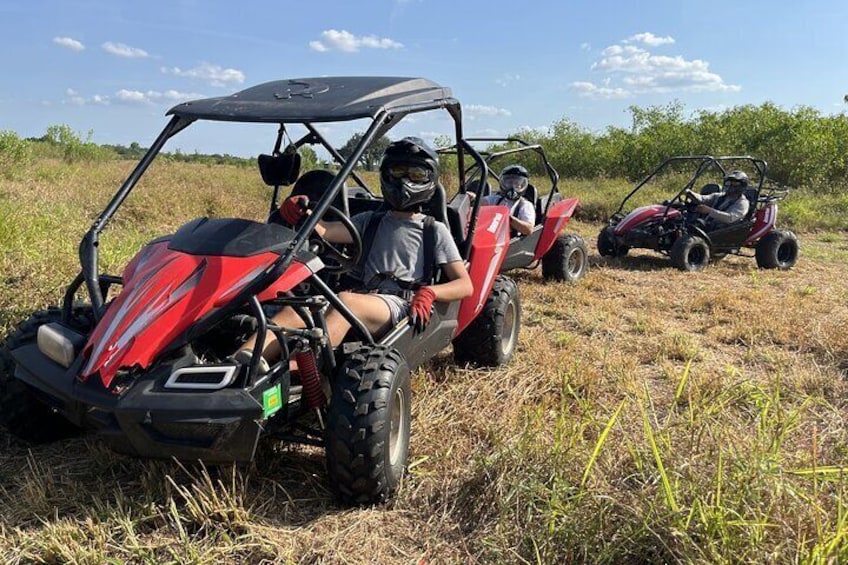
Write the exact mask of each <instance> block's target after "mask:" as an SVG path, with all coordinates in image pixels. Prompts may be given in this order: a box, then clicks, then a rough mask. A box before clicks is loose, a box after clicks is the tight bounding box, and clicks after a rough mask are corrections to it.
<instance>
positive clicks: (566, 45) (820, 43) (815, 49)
mask: <svg viewBox="0 0 848 565" xmlns="http://www.w3.org/2000/svg"><path fill="white" fill-rule="evenodd" d="M846 23H848V2H844V1H843V0H812V1H809V2H806V3H803V4H801V3H794V2H793V3H789V2H779V1H774V0H772V1H763V0H753V1H744V0H738V1H729V0H716V1H712V2H708V3H705V2H700V1H699V2H695V1H690V0H677V1H674V2H672V1H665V0H662V1H645V2H624V1H621V2H613V1H610V0H595V1H583V0H577V1H567V0H562V1H559V2H553V1H552V2H533V1H525V2H520V3H519V2H510V3H496V2H492V1H488V2H482V1H476V0H475V1H465V2H459V1H453V2H449V1H444V0H374V1H360V2H351V1H347V2H344V1H341V0H335V1H332V0H311V1H298V2H285V1H281V0H277V1H274V2H269V1H260V2H246V1H243V2H232V1H230V2H216V1H211V0H210V1H200V0H182V1H181V0H173V1H168V2H165V1H159V0H147V1H136V2H123V1H119V0H109V1H106V0H66V1H62V2H58V1H45V0H4V1H3V2H2V4H0V61H2V66H0V69H2V71H3V75H4V76H5V78H4V80H3V81H2V82H0V130H13V131H15V132H17V133H18V134H19V135H21V136H27V137H28V136H40V135H43V134H44V132H45V130H46V129H47V127H48V126H50V125H53V124H68V125H69V126H71V127H72V128H73V129H74V130H76V131H79V132H88V131H93V138H92V139H93V140H94V141H96V142H98V143H121V144H125V145H128V144H129V143H130V142H132V141H137V142H139V143H141V144H142V145H149V144H150V142H151V141H152V140H153V139H154V138H155V137H156V135H157V134H158V132H159V130H160V129H161V128H162V126H163V125H164V124H165V122H166V119H165V117H164V114H165V112H166V111H167V109H168V108H170V107H171V106H173V105H175V104H176V103H178V102H181V101H183V100H187V99H192V98H202V97H207V96H220V95H224V94H229V93H232V92H235V91H237V90H241V89H242V88H245V87H247V86H250V85H254V84H258V83H261V82H265V81H268V80H276V79H281V78H296V77H309V76H324V75H396V76H423V77H427V78H430V79H432V80H434V81H436V82H438V83H441V84H443V85H446V86H449V87H451V89H452V90H453V93H454V96H456V97H457V98H458V99H459V100H460V101H461V102H462V103H463V107H464V111H465V115H466V118H467V122H466V131H467V133H468V134H469V135H504V134H507V133H511V132H515V131H517V130H519V129H520V128H546V127H548V126H550V125H551V124H553V123H554V122H556V121H557V120H560V119H563V118H567V119H570V120H573V121H575V122H577V123H578V124H581V125H582V126H584V127H586V128H588V129H592V130H602V129H603V128H605V127H606V126H609V125H616V126H626V125H628V123H629V113H628V111H627V108H628V107H629V106H630V105H634V104H635V105H639V106H647V105H654V104H665V103H668V102H671V101H673V100H679V101H681V102H682V103H683V104H684V105H685V107H686V108H687V109H688V110H691V111H695V110H698V109H712V110H718V109H722V108H726V107H731V106H735V105H739V104H748V103H753V104H759V103H762V102H765V101H772V102H775V103H777V104H779V105H780V106H782V107H784V108H792V107H795V106H798V105H808V106H813V107H815V108H817V109H819V110H820V111H822V112H824V113H827V114H830V113H838V112H842V111H844V110H846V109H848V106H846V105H845V104H844V103H843V101H842V97H843V96H844V95H845V94H846V93H848V65H846V63H845V61H846V60H848V57H847V56H848V48H846V46H848V39H846ZM205 127H206V129H202V128H201V129H198V126H192V127H191V128H189V130H187V131H186V132H184V133H181V134H180V135H178V136H176V137H175V138H174V139H173V140H172V141H171V142H169V144H168V145H167V146H166V150H168V149H171V150H173V149H175V148H180V149H181V150H183V151H187V152H193V151H195V150H198V151H201V152H220V153H230V154H235V155H244V156H249V155H255V154H257V153H259V152H267V151H269V150H270V148H271V145H272V143H273V140H272V139H271V138H270V137H271V133H270V131H269V130H267V129H264V130H263V129H258V130H257V129H256V128H257V126H241V127H236V128H233V127H232V126H230V127H227V126H205ZM360 128H361V125H358V124H352V125H351V124H347V125H335V126H333V127H332V128H330V129H329V130H328V136H330V137H331V139H333V140H334V141H336V142H338V143H342V142H344V141H345V140H346V139H347V138H348V137H349V136H350V135H351V133H353V132H355V131H359V129H360ZM402 128H403V129H398V130H394V131H393V132H392V134H391V135H392V136H393V137H395V136H397V135H401V134H404V135H406V134H420V135H423V136H425V137H428V138H431V139H432V137H433V136H434V135H437V134H446V133H449V132H450V127H449V122H448V121H447V120H445V119H444V118H441V117H433V118H431V117H419V118H418V119H416V120H415V121H414V122H411V123H406V124H402Z"/></svg>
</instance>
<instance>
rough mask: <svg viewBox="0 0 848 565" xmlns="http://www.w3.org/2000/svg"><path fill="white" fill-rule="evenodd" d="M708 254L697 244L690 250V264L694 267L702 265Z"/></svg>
mask: <svg viewBox="0 0 848 565" xmlns="http://www.w3.org/2000/svg"><path fill="white" fill-rule="evenodd" d="M706 256H707V254H706V253H705V252H704V248H703V247H701V246H700V245H697V246H695V247H693V248H692V249H691V250H690V251H689V264H690V265H692V266H693V267H700V266H701V265H703V264H704V259H705V258H706Z"/></svg>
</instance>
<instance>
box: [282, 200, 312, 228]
mask: <svg viewBox="0 0 848 565" xmlns="http://www.w3.org/2000/svg"><path fill="white" fill-rule="evenodd" d="M307 206H309V197H308V196H306V195H305V194H299V195H297V196H289V197H288V198H286V199H285V200H283V203H282V205H281V206H280V217H281V218H282V219H283V220H284V221H285V222H286V223H287V224H290V225H292V226H293V225H295V224H297V223H298V222H299V221H300V220H301V218H303V217H304V216H305V215H306V208H307Z"/></svg>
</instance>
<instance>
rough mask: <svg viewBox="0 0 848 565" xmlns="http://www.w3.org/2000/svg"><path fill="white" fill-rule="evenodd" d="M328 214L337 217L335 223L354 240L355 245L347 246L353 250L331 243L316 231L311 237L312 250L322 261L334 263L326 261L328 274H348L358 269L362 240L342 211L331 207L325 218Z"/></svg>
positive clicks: (325, 266)
mask: <svg viewBox="0 0 848 565" xmlns="http://www.w3.org/2000/svg"><path fill="white" fill-rule="evenodd" d="M327 214H331V215H333V216H335V218H333V221H338V222H339V223H340V224H341V225H343V226H344V227H345V229H346V230H347V231H348V233H349V234H350V238H351V239H352V240H353V243H351V244H347V245H350V246H351V249H345V247H344V245H339V244H336V243H331V242H329V241H327V240H326V239H324V238H323V237H321V236H320V235H318V234H317V233H316V232H314V231H313V232H312V233H311V234H310V236H309V242H310V249H311V250H312V251H313V253H315V254H316V255H318V256H320V257H321V259H324V260H326V259H329V260H330V261H333V263H327V262H326V261H325V265H324V269H325V270H326V271H327V272H328V273H333V274H342V273H347V272H349V271H351V270H353V268H354V267H356V265H357V263H359V259H360V258H361V257H362V238H361V237H360V235H359V232H358V231H357V230H356V227H355V226H354V225H353V222H352V221H351V220H350V218H348V217H347V216H346V215H345V214H344V213H343V212H342V211H341V210H339V209H338V208H336V207H334V206H330V207H328V208H327V212H325V213H324V216H326V215H327Z"/></svg>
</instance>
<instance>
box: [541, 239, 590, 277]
mask: <svg viewBox="0 0 848 565" xmlns="http://www.w3.org/2000/svg"><path fill="white" fill-rule="evenodd" d="M588 269H589V249H588V248H587V247H586V242H585V241H583V238H582V237H580V236H579V235H561V236H559V237H558V238H556V241H554V244H553V246H551V248H550V249H549V250H548V252H547V253H545V254H544V255H543V256H542V277H543V278H544V279H546V280H555V281H567V282H575V281H578V280H580V279H582V278H583V277H584V276H586V271H587V270H588Z"/></svg>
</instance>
